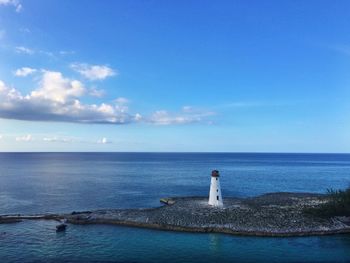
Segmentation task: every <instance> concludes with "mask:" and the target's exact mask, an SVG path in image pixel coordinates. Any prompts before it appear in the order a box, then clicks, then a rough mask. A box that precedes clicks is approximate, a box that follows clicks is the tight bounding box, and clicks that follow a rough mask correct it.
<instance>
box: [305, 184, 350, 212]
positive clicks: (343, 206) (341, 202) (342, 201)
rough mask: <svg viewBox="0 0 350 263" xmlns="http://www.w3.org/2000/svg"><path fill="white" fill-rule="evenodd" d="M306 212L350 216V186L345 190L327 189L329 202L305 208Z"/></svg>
mask: <svg viewBox="0 0 350 263" xmlns="http://www.w3.org/2000/svg"><path fill="white" fill-rule="evenodd" d="M305 213H307V214H310V215H315V216H321V217H326V218H330V217H334V216H350V186H349V187H348V188H347V189H345V190H334V189H328V190H327V202H325V203H323V204H321V205H319V206H317V207H312V208H307V209H305Z"/></svg>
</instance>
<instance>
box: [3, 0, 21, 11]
mask: <svg viewBox="0 0 350 263" xmlns="http://www.w3.org/2000/svg"><path fill="white" fill-rule="evenodd" d="M1 5H4V6H6V5H7V6H13V7H14V8H15V10H16V12H17V13H19V12H21V10H22V5H21V3H20V2H19V1H18V0H0V6H1Z"/></svg>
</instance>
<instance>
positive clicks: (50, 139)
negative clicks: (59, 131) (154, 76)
mask: <svg viewBox="0 0 350 263" xmlns="http://www.w3.org/2000/svg"><path fill="white" fill-rule="evenodd" d="M43 141H44V142H63V143H71V142H74V140H73V139H72V138H66V137H56V136H54V137H44V138H43Z"/></svg>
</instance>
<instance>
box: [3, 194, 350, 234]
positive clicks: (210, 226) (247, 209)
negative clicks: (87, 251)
mask: <svg viewBox="0 0 350 263" xmlns="http://www.w3.org/2000/svg"><path fill="white" fill-rule="evenodd" d="M207 201H208V199H207V198H206V197H174V198H164V199H162V202H163V203H165V204H166V205H163V206H160V207H157V208H149V209H104V210H96V211H84V212H73V213H70V214H46V215H29V216H24V215H4V216H0V223H11V222H18V221H19V220H28V219H31V220H34V219H49V220H61V219H63V218H64V219H66V220H67V222H68V223H71V224H115V225H125V226H135V227H145V228H153V229H162V230H173V231H188V232H217V233H227V234H234V235H250V236H309V235H330V234H340V233H350V222H349V218H344V217H342V218H341V217H335V218H320V217H316V216H311V215H307V214H305V213H304V212H303V210H304V209H305V208H311V207H317V206H319V205H321V204H322V203H324V202H327V197H326V196H325V195H320V194H309V193H270V194H265V195H261V196H257V197H252V198H225V199H224V207H223V208H216V207H211V206H209V205H208V203H207Z"/></svg>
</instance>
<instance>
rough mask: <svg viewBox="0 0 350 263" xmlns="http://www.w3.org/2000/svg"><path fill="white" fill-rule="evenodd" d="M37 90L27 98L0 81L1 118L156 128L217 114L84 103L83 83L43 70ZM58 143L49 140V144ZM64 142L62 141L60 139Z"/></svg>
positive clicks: (123, 102) (116, 102) (123, 100)
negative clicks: (133, 110)
mask: <svg viewBox="0 0 350 263" xmlns="http://www.w3.org/2000/svg"><path fill="white" fill-rule="evenodd" d="M41 74H42V75H41V78H40V81H39V82H38V86H37V88H36V89H34V90H32V91H31V92H29V93H28V94H26V95H23V94H22V93H21V92H20V91H19V90H17V89H15V88H12V87H8V86H7V85H6V84H5V83H4V82H2V81H1V80H0V118H4V119H16V120H29V121H56V122H74V123H96V124H127V123H137V122H143V123H152V124H156V125H171V124H188V123H197V122H206V123H208V122H207V118H208V117H209V116H212V115H213V114H214V113H213V112H209V111H206V110H200V109H196V108H193V107H191V106H185V107H183V108H182V110H181V111H180V112H177V113H176V112H175V113H171V112H168V111H165V110H160V111H156V112H154V113H153V114H151V116H143V115H141V114H140V113H136V114H130V113H129V100H128V99H126V98H124V97H119V98H117V99H115V100H114V101H112V102H110V103H100V104H91V103H90V104H88V103H84V102H82V99H83V97H84V96H85V95H88V94H89V92H88V91H89V90H87V89H86V88H85V87H84V85H83V83H82V82H80V81H78V80H74V79H69V78H65V77H64V76H63V75H62V73H60V72H55V71H41ZM55 140H56V141H59V139H58V138H56V139H55V138H51V137H50V138H49V137H47V138H46V141H55ZM60 140H61V141H62V139H60Z"/></svg>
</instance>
